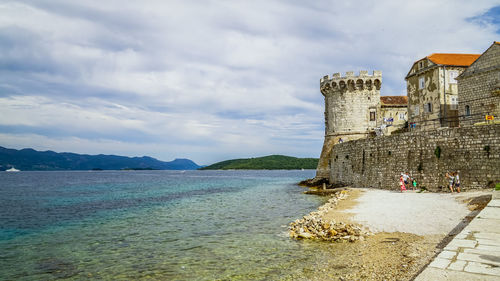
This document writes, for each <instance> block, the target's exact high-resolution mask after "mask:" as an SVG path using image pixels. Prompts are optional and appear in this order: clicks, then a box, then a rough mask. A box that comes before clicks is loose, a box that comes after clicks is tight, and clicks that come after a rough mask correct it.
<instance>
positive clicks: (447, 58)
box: [427, 54, 481, 66]
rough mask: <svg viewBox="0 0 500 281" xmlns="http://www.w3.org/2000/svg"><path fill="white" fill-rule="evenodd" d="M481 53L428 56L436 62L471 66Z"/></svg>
mask: <svg viewBox="0 0 500 281" xmlns="http://www.w3.org/2000/svg"><path fill="white" fill-rule="evenodd" d="M480 55H481V54H432V55H430V56H427V58H428V59H429V60H430V61H432V62H433V63H435V64H442V65H456V66H469V65H471V64H472V63H473V62H475V61H476V60H477V58H478V57H479V56H480Z"/></svg>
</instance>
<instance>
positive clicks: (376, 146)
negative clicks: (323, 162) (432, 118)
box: [329, 124, 500, 191]
mask: <svg viewBox="0 0 500 281" xmlns="http://www.w3.org/2000/svg"><path fill="white" fill-rule="evenodd" d="M329 165H330V179H329V181H330V183H331V184H347V185H350V186H353V187H368V188H370V187H374V188H381V189H392V190H399V176H400V175H401V173H402V172H408V173H409V174H410V176H412V177H414V178H416V179H417V182H418V185H419V187H425V188H427V189H428V190H431V191H449V188H448V180H447V179H446V178H445V173H446V172H455V171H459V174H460V182H461V188H462V190H470V189H481V188H492V187H494V185H495V184H496V183H499V182H500V124H496V125H485V126H474V127H463V128H443V129H438V130H435V131H427V132H407V133H403V134H397V135H392V136H385V137H375V138H368V139H360V140H354V141H349V142H344V143H342V144H337V145H335V147H334V149H333V150H332V152H331V157H330V161H329Z"/></svg>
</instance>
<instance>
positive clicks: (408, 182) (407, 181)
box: [399, 173, 417, 192]
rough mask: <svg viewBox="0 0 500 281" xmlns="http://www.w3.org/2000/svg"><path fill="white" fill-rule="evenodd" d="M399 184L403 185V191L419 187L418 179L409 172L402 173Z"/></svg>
mask: <svg viewBox="0 0 500 281" xmlns="http://www.w3.org/2000/svg"><path fill="white" fill-rule="evenodd" d="M399 185H400V186H401V192H403V191H405V190H407V189H410V186H411V189H412V190H415V188H417V180H416V179H415V178H411V177H410V176H409V175H408V173H401V176H400V177H399Z"/></svg>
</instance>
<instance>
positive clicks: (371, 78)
mask: <svg viewBox="0 0 500 281" xmlns="http://www.w3.org/2000/svg"><path fill="white" fill-rule="evenodd" d="M381 85H382V71H378V70H374V71H373V73H372V75H369V74H368V71H366V70H361V71H359V75H354V71H347V72H346V73H345V76H342V75H341V74H340V73H334V74H333V75H332V77H330V76H328V75H326V76H324V77H323V78H321V79H320V90H321V93H322V94H323V95H326V94H328V93H329V92H337V91H340V92H345V91H352V92H354V91H356V90H359V91H361V90H372V89H375V90H380V87H381Z"/></svg>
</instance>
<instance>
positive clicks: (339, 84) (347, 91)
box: [315, 70, 382, 180]
mask: <svg viewBox="0 0 500 281" xmlns="http://www.w3.org/2000/svg"><path fill="white" fill-rule="evenodd" d="M381 85H382V72H381V71H373V74H372V75H369V74H368V71H364V70H362V71H360V73H359V75H358V76H356V75H354V72H352V71H350V72H346V75H345V76H341V75H340V73H335V74H333V76H332V77H331V78H330V77H328V76H325V77H323V78H322V79H321V80H320V90H321V93H322V94H323V96H324V97H325V140H324V143H323V149H322V151H321V156H320V159H319V162H318V167H317V169H316V178H315V180H324V179H328V178H329V172H330V167H329V166H330V165H329V159H330V154H331V151H332V149H333V147H334V145H336V144H338V143H340V142H344V141H350V140H356V139H362V138H366V137H368V136H369V135H370V134H372V133H374V129H375V128H376V127H377V118H379V117H378V116H377V115H378V112H379V111H380V87H381Z"/></svg>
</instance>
